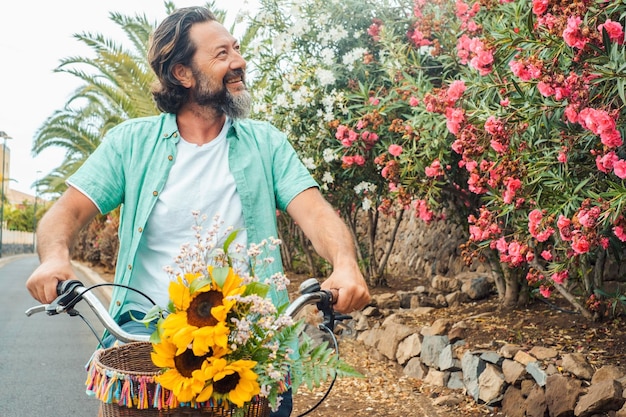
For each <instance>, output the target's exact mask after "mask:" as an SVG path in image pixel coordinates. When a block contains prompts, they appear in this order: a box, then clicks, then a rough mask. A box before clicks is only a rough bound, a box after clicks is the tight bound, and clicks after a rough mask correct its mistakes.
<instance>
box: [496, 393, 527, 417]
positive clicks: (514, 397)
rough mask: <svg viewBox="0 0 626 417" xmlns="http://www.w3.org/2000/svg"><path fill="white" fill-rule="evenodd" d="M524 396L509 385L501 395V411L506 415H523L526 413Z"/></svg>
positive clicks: (512, 416) (518, 416) (517, 416)
mask: <svg viewBox="0 0 626 417" xmlns="http://www.w3.org/2000/svg"><path fill="white" fill-rule="evenodd" d="M524 404H525V398H524V397H523V396H522V391H520V390H519V389H518V388H515V387H514V386H512V385H510V386H509V387H508V388H507V389H506V391H505V393H504V396H503V397H502V412H503V414H504V415H505V416H507V417H524V416H525V415H526V410H525V407H524V406H523V405H524Z"/></svg>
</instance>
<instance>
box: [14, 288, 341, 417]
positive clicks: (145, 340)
mask: <svg viewBox="0 0 626 417" xmlns="http://www.w3.org/2000/svg"><path fill="white" fill-rule="evenodd" d="M114 285H118V284H112V283H102V284H96V285H92V286H89V287H86V286H85V285H84V284H83V283H82V282H81V281H78V280H68V281H62V282H59V284H58V286H57V294H58V297H57V298H56V299H55V300H54V301H53V302H52V303H50V304H41V305H37V306H33V307H31V308H29V309H28V310H26V312H25V314H26V315H27V316H29V317H30V316H32V315H33V314H37V313H42V312H45V313H46V314H47V315H49V316H53V315H59V314H63V313H65V314H69V315H70V316H78V317H80V318H81V319H82V320H83V321H84V322H85V323H86V324H87V325H88V327H89V328H90V329H91V331H92V333H93V334H94V336H95V337H96V338H97V339H98V341H99V342H100V344H102V339H101V337H100V336H99V335H98V333H97V331H96V330H95V329H94V327H93V326H92V325H91V323H89V321H88V320H87V319H86V318H85V317H84V316H83V315H82V314H81V313H80V312H79V311H78V310H76V309H75V307H76V305H77V304H78V303H79V302H80V301H82V300H84V301H85V302H86V303H87V305H89V307H90V308H91V310H92V311H93V312H94V313H95V316H96V317H97V319H98V320H99V321H100V322H101V323H102V325H103V326H104V328H105V329H106V330H107V331H108V332H109V333H110V334H111V335H113V336H114V337H115V338H116V339H117V340H119V341H120V342H122V343H124V344H123V345H121V346H117V347H114V348H108V349H98V350H97V351H96V352H95V353H94V357H93V358H92V363H94V362H95V363H96V366H98V365H100V366H102V367H103V369H102V370H101V372H104V373H116V372H120V373H127V374H133V375H134V374H137V375H142V376H143V375H148V376H154V375H156V374H158V373H159V371H160V370H159V369H158V368H156V367H155V366H154V365H153V364H152V363H146V362H151V361H150V354H149V352H150V349H151V343H150V342H149V340H150V335H136V334H131V333H128V332H126V331H125V330H123V329H122V328H121V327H120V326H119V325H118V324H117V323H116V322H115V320H113V318H112V317H111V316H110V314H109V313H108V310H107V308H106V307H105V306H104V304H103V303H102V302H101V301H100V299H99V298H98V296H96V295H95V294H94V293H93V292H92V291H93V290H94V289H95V288H98V287H102V286H114ZM299 293H300V294H301V295H300V296H298V297H297V298H296V299H295V300H294V301H293V302H291V303H290V304H289V306H288V307H287V309H286V311H285V315H288V316H290V317H292V318H296V317H297V316H298V314H299V313H301V312H302V311H303V310H304V309H305V308H306V307H307V306H313V305H315V306H316V307H317V310H318V311H319V312H320V313H321V314H322V321H321V322H320V323H319V324H318V326H317V327H318V329H319V330H320V331H322V333H323V334H324V335H325V337H324V339H325V340H327V341H329V342H330V343H332V346H333V347H334V350H335V352H336V354H337V355H338V354H339V346H338V342H337V338H336V336H335V333H334V329H335V325H336V324H337V323H340V322H342V321H343V320H346V319H350V318H351V317H350V316H348V315H344V314H337V313H336V312H335V311H334V310H333V307H332V306H333V301H334V300H335V299H336V294H334V293H333V291H329V290H322V289H321V287H320V284H319V282H318V281H317V279H315V278H310V279H308V280H306V281H304V282H302V284H301V285H300V287H299ZM148 298H149V297H148ZM133 355H135V356H138V357H139V359H137V357H135V356H133ZM146 358H147V361H146ZM136 369H138V370H136ZM335 379H336V375H335V376H334V377H333V378H332V380H331V381H330V383H329V386H328V389H327V391H326V393H325V394H324V395H323V396H322V397H321V398H320V400H319V401H318V402H317V403H316V404H315V405H313V406H312V407H311V408H310V409H309V410H307V411H306V412H304V413H302V414H300V415H299V416H298V417H303V416H305V415H307V414H309V413H310V412H312V411H313V410H314V409H316V408H317V407H318V406H319V405H320V404H321V403H322V402H323V401H324V400H325V399H326V398H327V397H328V395H329V394H330V391H331V390H332V388H333V385H334V383H335ZM100 413H101V414H100V416H103V417H118V416H146V417H148V416H150V417H151V416H154V417H161V416H204V417H212V416H213V417H228V416H231V415H233V414H232V409H231V410H230V411H229V410H228V409H224V408H222V407H214V408H213V409H211V410H206V409H195V408H191V409H188V410H185V409H182V408H181V409H168V410H158V409H156V408H148V409H137V408H129V407H124V406H118V405H117V404H104V403H103V404H102V407H101V411H100ZM267 416H269V405H268V404H267V402H263V401H262V400H260V401H259V402H258V403H256V404H254V406H253V407H250V409H249V412H248V413H247V414H246V417H267Z"/></svg>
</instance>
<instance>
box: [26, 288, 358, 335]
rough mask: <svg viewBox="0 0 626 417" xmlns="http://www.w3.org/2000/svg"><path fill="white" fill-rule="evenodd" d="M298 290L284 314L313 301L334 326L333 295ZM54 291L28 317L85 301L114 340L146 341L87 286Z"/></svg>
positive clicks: (53, 312) (65, 309) (292, 314)
mask: <svg viewBox="0 0 626 417" xmlns="http://www.w3.org/2000/svg"><path fill="white" fill-rule="evenodd" d="M299 291H300V293H301V294H302V295H300V296H299V297H298V298H296V299H295V300H294V301H293V302H292V303H291V304H289V306H288V307H287V309H286V310H285V315H288V316H290V317H292V318H293V317H295V316H296V315H297V314H298V313H299V312H300V311H301V310H302V309H303V308H304V307H306V306H307V305H312V304H316V305H317V308H318V310H320V311H321V312H322V314H323V315H324V320H323V323H322V325H323V326H326V327H328V328H329V329H330V330H331V331H332V330H333V329H334V325H335V312H334V310H333V304H334V301H335V300H336V298H337V296H336V294H333V292H332V291H329V290H322V289H321V287H320V284H319V282H318V281H317V279H315V278H309V279H308V280H306V281H304V282H303V283H302V284H300V288H299ZM57 294H58V295H59V296H58V297H57V298H56V299H55V300H54V301H53V302H52V303H50V304H41V305H38V306H34V307H31V308H29V309H28V310H26V315H27V316H29V317H30V316H32V315H33V314H36V313H41V312H44V311H45V312H46V314H48V315H49V316H53V315H57V314H61V313H67V314H69V315H71V316H72V315H77V314H78V312H77V311H76V310H74V306H75V305H76V304H77V303H78V302H79V301H80V300H85V301H86V302H87V304H88V305H89V307H91V310H92V311H93V312H94V313H95V315H96V317H97V318H98V320H99V321H100V322H101V323H102V325H103V326H104V327H105V328H106V329H107V330H108V331H109V333H111V334H112V335H113V336H114V337H115V338H116V339H118V340H120V341H122V342H125V343H129V342H147V341H149V340H150V335H135V334H131V333H128V332H126V331H124V330H123V329H122V328H121V327H120V326H119V325H118V324H117V323H116V322H115V320H114V319H113V317H111V315H110V314H109V312H108V310H107V308H106V307H105V306H104V305H103V304H102V303H101V302H100V300H99V299H98V297H97V296H96V295H95V294H93V293H92V292H91V291H90V288H87V287H85V286H84V285H83V283H82V282H80V281H77V280H68V281H62V282H59V284H58V285H57ZM345 318H348V317H344V316H342V317H341V319H345Z"/></svg>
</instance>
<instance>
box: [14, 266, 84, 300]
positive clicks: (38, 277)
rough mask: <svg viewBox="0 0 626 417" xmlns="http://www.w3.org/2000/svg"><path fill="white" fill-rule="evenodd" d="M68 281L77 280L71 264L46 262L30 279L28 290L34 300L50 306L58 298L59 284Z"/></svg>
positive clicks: (27, 282)
mask: <svg viewBox="0 0 626 417" xmlns="http://www.w3.org/2000/svg"><path fill="white" fill-rule="evenodd" d="M67 279H76V275H75V274H74V270H73V269H72V265H71V264H70V263H69V262H65V261H46V262H43V263H42V264H41V265H39V266H38V267H37V269H35V271H34V272H33V274H32V275H31V276H30V278H28V281H26V288H27V289H28V291H29V292H30V295H32V296H33V298H34V299H36V300H37V301H39V302H40V303H42V304H50V303H51V302H52V301H54V299H55V298H57V284H58V283H59V282H60V281H65V280H67Z"/></svg>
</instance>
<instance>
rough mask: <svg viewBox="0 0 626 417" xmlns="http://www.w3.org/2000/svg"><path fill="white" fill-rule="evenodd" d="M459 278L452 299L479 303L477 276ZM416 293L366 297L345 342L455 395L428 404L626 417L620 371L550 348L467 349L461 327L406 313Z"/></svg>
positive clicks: (625, 378)
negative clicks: (468, 401) (465, 401)
mask: <svg viewBox="0 0 626 417" xmlns="http://www.w3.org/2000/svg"><path fill="white" fill-rule="evenodd" d="M442 279H443V280H445V279H444V278H443V277H439V279H434V280H433V282H435V281H439V282H440V281H442ZM461 279H462V280H463V283H462V284H461V285H457V286H456V287H458V289H457V290H456V291H455V293H458V292H461V294H460V295H458V296H457V299H465V300H468V299H469V300H471V299H479V298H480V297H484V296H485V291H484V289H485V286H484V282H485V281H486V280H488V279H489V278H488V277H486V276H485V274H481V273H474V274H467V273H466V274H462V278H461ZM422 292H424V291H416V292H414V293H411V292H409V293H406V292H405V293H401V292H399V293H397V294H385V295H381V296H376V297H374V300H373V302H372V303H371V305H370V306H368V307H366V308H365V309H364V310H363V311H361V312H358V313H356V314H353V318H354V320H353V322H352V326H351V330H352V333H351V334H350V336H351V337H355V338H356V339H357V340H359V341H361V342H362V343H364V344H365V345H366V346H368V347H369V348H370V349H374V350H375V352H378V354H379V356H380V358H381V359H384V360H390V361H395V362H397V363H398V364H400V365H401V366H402V367H403V369H404V373H405V374H406V375H407V376H409V377H413V378H416V379H420V380H423V381H424V383H426V384H430V385H434V386H441V387H446V388H449V389H451V390H454V391H455V392H457V394H456V399H455V395H449V396H443V397H440V398H438V399H437V401H436V403H438V404H441V405H449V406H454V405H455V403H458V396H459V395H469V396H471V397H472V398H473V399H474V400H475V401H476V402H477V403H480V404H486V405H487V406H491V407H498V408H501V409H502V412H503V414H504V415H505V416H507V417H524V416H528V417H545V416H550V417H570V416H575V417H591V416H615V417H626V405H624V404H625V403H626V370H625V369H623V368H620V367H618V366H614V365H609V366H603V367H600V368H597V369H596V368H594V367H593V366H592V365H591V364H590V363H589V362H588V360H587V358H586V357H585V356H584V355H583V354H579V353H566V352H559V351H557V350H556V349H554V348H550V347H543V346H533V347H530V348H529V347H522V346H518V345H514V344H504V345H502V346H501V347H500V348H499V349H497V350H493V349H488V348H487V349H480V348H477V347H472V346H467V345H466V343H465V340H464V335H465V334H466V333H465V332H466V331H468V329H467V326H466V323H463V322H460V323H453V322H450V321H449V320H446V319H438V320H435V321H434V322H432V323H430V322H428V317H429V315H430V314H431V313H432V312H433V310H434V307H419V306H414V305H416V304H419V303H415V300H416V297H418V298H419V297H420V293H422ZM447 297H448V296H446V297H444V298H447ZM406 305H409V308H402V306H406ZM422 323H427V324H422Z"/></svg>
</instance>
